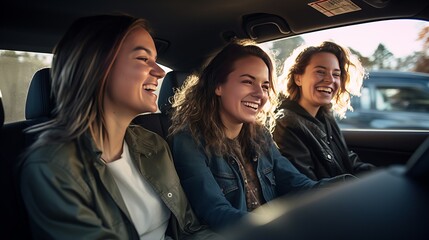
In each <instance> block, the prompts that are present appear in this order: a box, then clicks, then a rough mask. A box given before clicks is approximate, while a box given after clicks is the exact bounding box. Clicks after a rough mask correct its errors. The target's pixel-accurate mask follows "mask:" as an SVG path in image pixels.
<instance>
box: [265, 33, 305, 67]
mask: <svg viewBox="0 0 429 240" xmlns="http://www.w3.org/2000/svg"><path fill="white" fill-rule="evenodd" d="M303 43H304V39H303V38H302V37H300V36H297V37H292V38H287V39H282V40H279V41H275V42H273V45H272V47H271V48H270V50H271V52H272V54H273V56H274V57H275V64H276V66H277V74H281V73H282V72H283V64H284V61H285V60H286V58H287V57H289V56H290V54H291V53H292V52H293V50H295V48H297V47H299V46H300V45H302V44H303Z"/></svg>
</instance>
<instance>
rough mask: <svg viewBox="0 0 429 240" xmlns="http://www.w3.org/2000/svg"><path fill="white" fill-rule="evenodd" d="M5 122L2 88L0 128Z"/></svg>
mask: <svg viewBox="0 0 429 240" xmlns="http://www.w3.org/2000/svg"><path fill="white" fill-rule="evenodd" d="M3 124H4V108H3V100H2V95H1V90H0V128H1V127H3Z"/></svg>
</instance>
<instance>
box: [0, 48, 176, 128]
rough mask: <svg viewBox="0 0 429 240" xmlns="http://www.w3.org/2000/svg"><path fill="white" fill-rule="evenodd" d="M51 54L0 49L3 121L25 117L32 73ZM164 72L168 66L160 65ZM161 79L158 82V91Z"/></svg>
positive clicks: (45, 61) (47, 61) (46, 62)
mask: <svg viewBox="0 0 429 240" xmlns="http://www.w3.org/2000/svg"><path fill="white" fill-rule="evenodd" d="M51 62H52V54H47V53H34V52H22V51H10V50H0V90H1V92H2V94H3V107H4V110H5V123H10V122H16V121H21V120H24V119H25V101H26V98H27V91H28V87H29V85H30V81H31V78H32V77H33V74H34V73H35V72H36V71H37V70H39V69H41V68H45V67H50V66H51ZM160 66H161V68H162V69H164V71H165V72H169V71H171V69H170V68H168V67H165V66H162V65H160ZM162 80H163V79H160V80H159V82H158V89H157V91H156V92H155V93H156V94H157V93H158V92H159V89H160V87H161V83H162Z"/></svg>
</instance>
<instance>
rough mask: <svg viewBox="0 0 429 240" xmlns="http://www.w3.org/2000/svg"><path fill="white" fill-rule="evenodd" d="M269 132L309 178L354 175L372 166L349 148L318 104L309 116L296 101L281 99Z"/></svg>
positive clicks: (330, 116)
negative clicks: (272, 127)
mask: <svg viewBox="0 0 429 240" xmlns="http://www.w3.org/2000/svg"><path fill="white" fill-rule="evenodd" d="M279 113H280V117H279V118H278V119H277V122H276V128H275V130H274V133H273V138H274V141H275V142H276V143H277V145H278V147H279V149H280V152H281V153H282V154H283V155H284V156H285V157H287V158H288V159H289V160H290V161H291V162H292V163H293V164H294V165H295V167H296V168H297V169H298V170H299V171H301V172H302V173H304V174H305V175H307V176H308V177H309V178H311V179H313V180H319V179H321V178H326V177H333V176H337V175H340V174H344V173H349V174H353V175H358V174H359V173H362V172H364V171H369V170H371V169H374V168H375V166H374V165H372V164H369V163H363V162H362V161H360V159H359V157H358V156H357V154H356V153H354V152H352V151H349V150H348V148H347V145H346V143H345V141H344V137H343V135H342V134H341V131H340V128H339V127H338V124H337V123H336V121H335V119H334V117H333V116H332V115H331V113H329V112H328V111H326V109H324V108H320V110H319V112H318V113H317V115H316V117H315V118H314V117H312V116H311V115H310V114H309V113H308V112H307V111H306V110H305V109H304V108H302V107H301V106H300V105H299V104H298V103H297V102H295V101H290V100H284V101H283V103H282V105H281V106H280V108H279Z"/></svg>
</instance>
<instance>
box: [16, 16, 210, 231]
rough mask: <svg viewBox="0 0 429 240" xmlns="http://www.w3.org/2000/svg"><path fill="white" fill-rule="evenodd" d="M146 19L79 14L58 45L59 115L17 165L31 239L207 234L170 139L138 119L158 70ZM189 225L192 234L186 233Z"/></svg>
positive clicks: (149, 106)
mask: <svg viewBox="0 0 429 240" xmlns="http://www.w3.org/2000/svg"><path fill="white" fill-rule="evenodd" d="M156 58H157V51H156V47H155V44H154V40H153V39H152V37H151V33H150V29H149V27H148V23H147V22H146V21H145V20H143V19H137V18H133V17H130V16H125V15H117V16H114V15H100V16H91V17H85V18H82V19H80V20H78V21H76V22H75V23H73V24H72V26H71V27H70V28H69V30H68V31H67V32H66V34H65V35H64V36H63V38H62V39H61V41H60V42H59V43H58V44H57V46H56V48H55V50H54V58H53V63H52V69H51V75H52V93H53V95H54V100H55V103H56V108H55V112H54V114H55V117H54V118H53V119H52V120H50V121H49V122H46V123H44V124H41V125H38V126H36V127H34V128H33V129H32V130H31V131H33V132H41V134H40V135H39V137H38V139H37V141H36V142H35V143H34V144H33V145H32V146H31V148H30V149H29V152H28V154H27V157H26V159H25V160H24V161H23V163H22V165H21V169H20V173H21V174H20V176H21V177H20V188H21V194H22V198H23V200H24V203H25V207H26V209H27V211H28V216H29V221H30V225H31V229H32V232H33V237H34V239H52V238H55V239H171V238H170V237H172V238H174V239H183V238H186V239H210V236H213V235H212V234H213V233H212V232H210V231H208V230H206V229H204V226H202V225H200V223H199V221H198V220H197V218H196V217H195V215H194V213H193V211H192V209H191V207H190V205H189V203H188V201H187V198H186V196H185V193H184V191H183V190H182V187H181V185H180V181H179V177H178V176H177V173H176V171H175V168H174V164H173V161H172V158H171V153H170V150H169V148H168V145H167V143H166V142H165V140H164V139H162V138H161V137H160V136H158V135H156V134H155V133H152V132H149V131H147V130H145V129H143V128H142V127H139V126H130V123H131V120H132V119H133V118H134V117H135V116H136V115H138V114H140V113H145V112H154V111H156V110H157V105H156V98H157V96H156V95H155V94H154V90H155V89H156V88H157V85H158V80H159V79H160V78H162V77H164V75H165V73H164V71H163V70H162V69H161V68H160V67H159V66H158V65H157V63H156V62H155V61H156ZM192 234H193V235H192Z"/></svg>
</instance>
